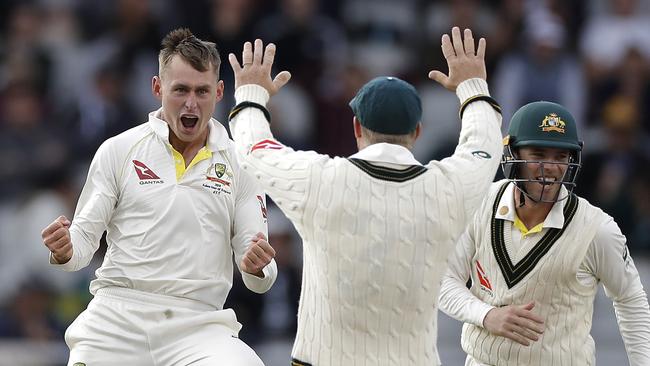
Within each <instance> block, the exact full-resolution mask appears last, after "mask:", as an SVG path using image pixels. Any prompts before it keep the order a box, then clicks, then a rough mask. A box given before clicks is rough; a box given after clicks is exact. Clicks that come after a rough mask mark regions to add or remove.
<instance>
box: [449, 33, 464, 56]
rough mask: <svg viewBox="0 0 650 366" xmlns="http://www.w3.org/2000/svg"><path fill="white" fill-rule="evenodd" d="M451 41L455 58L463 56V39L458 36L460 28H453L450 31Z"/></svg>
mask: <svg viewBox="0 0 650 366" xmlns="http://www.w3.org/2000/svg"><path fill="white" fill-rule="evenodd" d="M451 41H452V43H453V44H454V51H455V52H456V56H461V55H465V49H464V48H463V37H461V35H460V28H458V27H453V28H452V29H451Z"/></svg>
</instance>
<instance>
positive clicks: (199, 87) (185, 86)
mask: <svg viewBox="0 0 650 366" xmlns="http://www.w3.org/2000/svg"><path fill="white" fill-rule="evenodd" d="M171 86H172V87H173V88H178V87H183V88H187V89H192V87H191V86H190V85H188V84H186V83H183V82H172V84H171ZM211 86H212V85H210V84H199V85H196V87H195V89H210V87H211Z"/></svg>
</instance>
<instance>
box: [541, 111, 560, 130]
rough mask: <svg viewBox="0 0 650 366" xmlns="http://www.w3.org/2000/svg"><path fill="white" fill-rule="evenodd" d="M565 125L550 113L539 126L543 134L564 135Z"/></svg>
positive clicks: (555, 115) (558, 117)
mask: <svg viewBox="0 0 650 366" xmlns="http://www.w3.org/2000/svg"><path fill="white" fill-rule="evenodd" d="M565 125H566V123H564V121H563V120H562V118H560V116H558V115H557V114H555V113H551V114H549V115H547V116H546V117H544V120H543V121H542V124H541V125H539V126H538V127H540V128H541V129H542V131H544V132H549V131H555V132H559V133H564V126H565Z"/></svg>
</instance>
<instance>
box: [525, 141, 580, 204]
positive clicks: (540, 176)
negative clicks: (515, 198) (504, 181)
mask: <svg viewBox="0 0 650 366" xmlns="http://www.w3.org/2000/svg"><path fill="white" fill-rule="evenodd" d="M570 157H571V152H570V151H569V150H566V149H557V148H551V147H522V148H520V149H519V152H518V159H521V160H529V161H534V162H530V163H526V164H521V165H520V166H519V172H518V173H519V174H518V175H519V177H520V178H522V179H532V180H536V181H539V182H526V183H524V186H525V188H526V192H528V194H529V195H530V196H531V197H533V198H535V199H538V198H541V199H542V200H544V201H553V200H554V199H555V198H556V197H557V194H558V192H559V190H560V188H561V187H562V184H559V182H561V181H562V179H563V178H564V175H565V174H566V171H567V168H568V165H567V163H568V162H569V159H570ZM553 182H558V183H556V184H553Z"/></svg>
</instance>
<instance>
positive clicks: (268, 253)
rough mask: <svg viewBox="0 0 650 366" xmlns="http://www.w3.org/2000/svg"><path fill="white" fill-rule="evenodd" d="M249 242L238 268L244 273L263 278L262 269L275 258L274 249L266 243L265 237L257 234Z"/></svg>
mask: <svg viewBox="0 0 650 366" xmlns="http://www.w3.org/2000/svg"><path fill="white" fill-rule="evenodd" d="M251 241H252V243H251V246H250V247H249V248H248V250H247V251H246V253H244V257H243V258H242V260H241V263H240V268H241V270H242V271H244V272H246V273H249V274H252V275H255V276H257V277H264V273H262V269H263V268H264V267H266V265H267V264H269V263H271V260H273V258H274V257H275V249H273V247H271V244H269V242H268V241H266V237H265V236H264V234H262V233H257V234H256V235H255V237H253V239H252V240H251Z"/></svg>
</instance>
